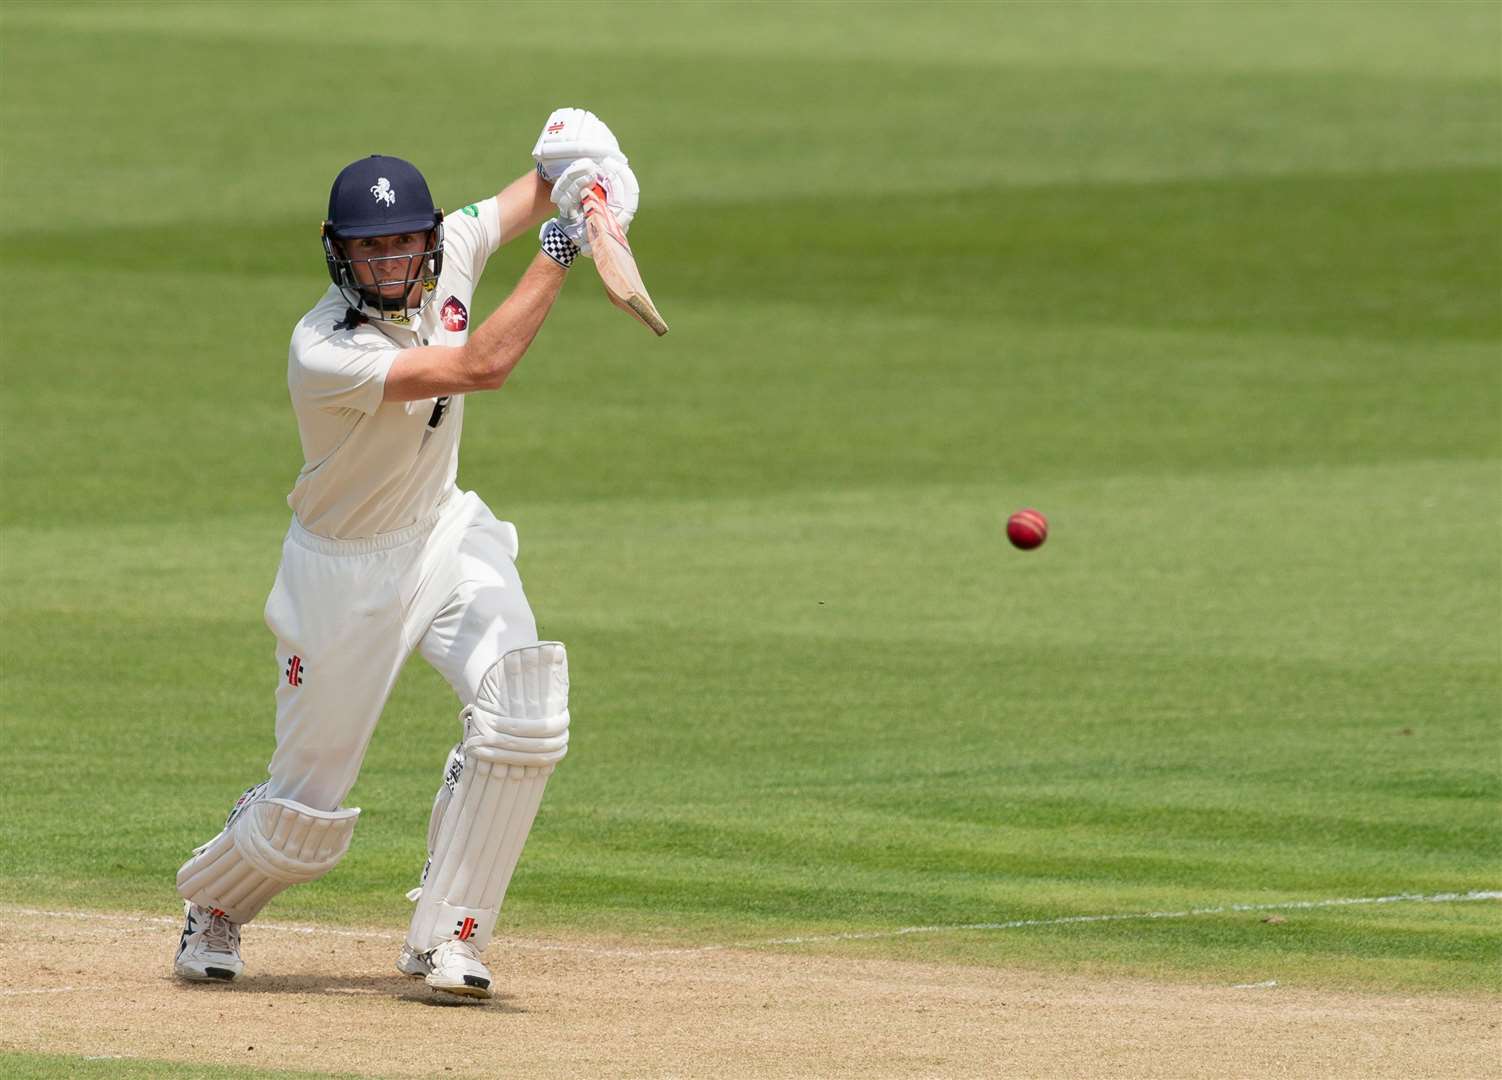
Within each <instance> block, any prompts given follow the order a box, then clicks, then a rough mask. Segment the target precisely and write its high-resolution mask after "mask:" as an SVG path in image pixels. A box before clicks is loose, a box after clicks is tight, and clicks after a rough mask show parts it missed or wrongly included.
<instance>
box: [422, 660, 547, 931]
mask: <svg viewBox="0 0 1502 1080" xmlns="http://www.w3.org/2000/svg"><path fill="white" fill-rule="evenodd" d="M475 699H476V700H475V703H474V704H473V705H471V706H469V707H467V708H466V709H465V710H464V712H463V714H461V718H462V719H463V721H464V742H463V744H462V747H463V755H464V760H463V764H462V771H461V772H460V774H459V779H458V783H457V785H456V786H455V787H454V788H453V791H452V795H451V796H450V797H449V798H448V799H443V798H442V796H443V794H444V792H443V789H440V791H439V795H440V800H439V801H440V802H442V803H444V804H445V805H443V806H442V807H441V811H440V812H441V819H438V820H436V821H435V822H434V824H436V826H437V828H436V838H434V839H433V840H432V844H431V848H430V851H429V857H428V867H427V870H426V872H425V873H424V875H423V883H422V890H421V893H420V894H419V897H418V901H417V910H416V911H414V912H413V913H412V926H411V928H410V929H409V930H408V932H407V944H408V945H410V946H411V947H412V948H413V949H414V950H416V951H418V952H427V951H428V950H429V949H433V948H436V947H437V946H439V945H441V944H443V943H444V942H445V941H450V940H453V939H455V938H457V939H459V940H461V941H468V942H469V943H470V944H471V945H473V946H474V947H475V948H476V949H484V948H485V946H486V945H487V944H488V943H489V942H490V935H491V933H492V932H493V931H494V930H495V923H496V917H497V916H498V915H499V914H500V910H501V901H503V900H504V899H505V898H506V887H507V886H508V885H509V884H511V874H512V872H513V871H514V870H515V869H516V863H517V860H518V859H520V858H521V853H522V845H523V844H524V843H526V840H527V834H528V833H529V832H531V831H532V821H533V819H534V818H536V817H537V808H538V806H540V805H541V803H542V792H543V788H544V787H545V786H546V785H547V782H548V777H549V776H550V775H551V774H552V772H553V766H554V765H556V764H557V763H558V761H559V760H561V759H562V757H563V755H564V754H566V753H568V658H567V655H566V654H565V652H564V649H563V646H562V645H561V644H559V643H558V642H556V641H543V642H539V643H538V644H536V645H527V646H524V647H522V648H520V649H513V650H511V651H510V652H508V653H506V654H505V655H504V656H502V657H501V658H500V659H499V660H498V661H496V663H495V664H494V666H492V667H491V669H490V670H489V671H487V672H486V673H485V675H484V676H483V677H482V678H481V679H480V687H479V689H478V691H477V692H476V695H475ZM453 760H454V759H453V757H452V756H451V757H450V763H449V767H448V768H447V769H446V770H445V777H448V776H450V775H452V772H453ZM439 810H440V808H439V807H438V806H436V805H435V811H439ZM435 817H437V815H436V814H435ZM429 835H430V837H432V836H433V835H434V831H433V830H432V829H431V828H430V831H429Z"/></svg>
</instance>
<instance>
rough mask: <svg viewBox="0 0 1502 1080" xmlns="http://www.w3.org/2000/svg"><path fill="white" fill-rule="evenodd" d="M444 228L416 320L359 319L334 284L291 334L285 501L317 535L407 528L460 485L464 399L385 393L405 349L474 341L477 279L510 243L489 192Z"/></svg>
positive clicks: (360, 534)
mask: <svg viewBox="0 0 1502 1080" xmlns="http://www.w3.org/2000/svg"><path fill="white" fill-rule="evenodd" d="M443 224H444V250H443V271H442V273H440V274H439V277H438V285H437V288H436V289H435V290H434V292H433V294H432V296H431V298H430V299H429V300H428V304H427V306H426V307H425V308H424V309H423V312H422V314H421V315H420V316H419V317H418V318H417V319H415V320H413V322H412V324H411V326H409V327H402V326H398V325H395V324H390V323H379V322H374V321H372V322H367V323H360V324H354V322H353V320H350V319H349V318H348V317H347V316H348V305H347V304H346V303H345V301H344V298H343V297H342V296H341V295H340V294H339V290H338V289H337V288H335V287H334V286H332V285H330V286H329V290H328V292H326V293H325V294H324V296H323V299H322V300H320V301H319V302H318V304H317V306H315V307H314V308H313V310H312V311H310V312H308V313H307V314H306V315H304V316H303V317H302V319H301V321H299V322H298V324H297V326H296V327H295V328H294V329H293V331H292V345H291V348H290V349H289V351H288V360H287V388H288V390H289V391H290V392H291V395H292V410H293V412H295V413H296V414H297V430H298V434H299V435H300V436H301V438H302V450H303V462H304V464H303V467H302V471H301V472H300V473H298V476H297V483H296V484H295V485H294V487H293V488H292V492H291V494H289V495H288V496H287V505H289V506H290V507H292V512H293V513H294V514H296V515H297V520H298V522H299V523H300V524H301V525H302V527H303V528H304V529H306V530H308V531H309V532H311V533H314V534H316V535H318V536H327V537H332V538H335V539H341V540H346V539H355V538H359V537H370V536H376V535H378V534H380V533H386V532H392V531H395V530H397V529H401V528H405V527H406V526H408V525H411V524H413V523H414V522H417V521H420V520H422V519H423V518H424V517H426V516H427V515H428V514H429V512H431V511H432V510H433V509H434V508H436V507H437V506H438V504H439V503H440V502H441V501H442V500H443V499H444V497H445V496H447V494H448V493H449V492H450V491H451V490H452V489H453V487H454V480H455V477H456V476H457V475H458V472H459V435H460V431H461V430H462V428H463V422H464V396H463V395H462V394H452V395H449V396H447V397H441V398H426V399H421V400H418V401H390V402H387V401H383V400H382V396H383V395H384V393H385V388H386V376H387V374H388V373H389V372H390V371H391V365H392V364H393V363H394V362H395V361H396V357H397V354H398V352H399V351H400V350H402V349H405V348H412V347H414V346H419V345H463V344H464V343H465V341H466V340H468V338H469V329H470V324H471V322H472V320H473V319H474V313H473V311H472V310H471V308H472V306H473V302H474V295H475V286H476V284H477V283H478V282H479V280H480V274H481V272H482V271H483V270H484V269H485V263H486V260H488V259H489V258H490V256H491V255H492V254H493V253H494V252H495V250H496V248H497V247H499V246H500V241H501V221H500V205H499V203H498V201H497V200H496V199H494V198H491V199H486V200H485V201H483V202H479V203H475V204H474V205H472V206H466V207H465V208H464V209H463V210H460V211H458V212H456V213H454V214H451V215H449V216H448V217H446V218H445V219H444V223H443Z"/></svg>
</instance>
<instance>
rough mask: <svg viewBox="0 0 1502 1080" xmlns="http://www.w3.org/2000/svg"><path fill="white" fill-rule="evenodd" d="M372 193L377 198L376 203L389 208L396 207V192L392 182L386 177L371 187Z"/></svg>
mask: <svg viewBox="0 0 1502 1080" xmlns="http://www.w3.org/2000/svg"><path fill="white" fill-rule="evenodd" d="M370 193H371V194H372V195H374V196H375V197H376V202H383V203H385V204H386V205H387V206H395V205H396V191H395V190H394V189H393V188H392V186H391V181H390V180H387V179H386V178H385V177H384V176H383V177H381V178H380V179H379V180H377V181H376V182H375V183H374V184H371V185H370Z"/></svg>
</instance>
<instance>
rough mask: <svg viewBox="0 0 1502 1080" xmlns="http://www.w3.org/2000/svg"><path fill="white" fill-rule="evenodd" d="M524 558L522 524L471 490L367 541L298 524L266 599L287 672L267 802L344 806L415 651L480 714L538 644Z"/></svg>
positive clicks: (280, 687) (279, 699) (282, 677)
mask: <svg viewBox="0 0 1502 1080" xmlns="http://www.w3.org/2000/svg"><path fill="white" fill-rule="evenodd" d="M516 555H517V536H516V528H515V526H513V525H512V524H511V523H510V522H508V521H497V520H496V518H495V515H494V514H492V513H491V512H490V508H489V507H487V506H486V505H485V503H484V501H483V500H481V499H480V497H479V496H478V495H476V494H475V493H474V492H472V491H471V492H461V491H458V490H454V491H451V492H450V493H449V496H448V498H447V499H446V500H445V501H444V502H443V503H441V504H440V505H439V507H438V509H437V510H435V511H434V512H433V513H432V514H430V515H429V516H428V518H426V519H425V520H423V521H420V522H418V523H417V524H416V525H412V526H409V527H408V528H405V529H402V530H399V531H397V532H392V533H383V534H381V535H379V536H375V537H371V538H370V539H366V540H329V539H326V538H324V537H321V536H314V535H313V534H312V533H309V532H307V531H306V530H304V529H303V528H302V527H301V526H300V525H299V524H298V523H297V520H296V519H295V518H294V519H293V521H292V526H291V528H290V529H288V531H287V538H286V540H285V542H284V543H283V544H282V563H281V566H280V568H279V569H278V570H277V575H276V584H275V585H273V586H272V589H271V595H270V596H269V597H268V598H267V600H266V625H267V626H269V627H270V628H271V632H272V633H273V634H275V635H276V660H277V665H278V667H279V669H280V672H281V674H280V681H279V683H278V685H277V690H276V753H275V754H274V755H273V756H272V758H271V764H270V766H269V767H268V771H269V772H270V774H271V786H270V788H269V789H268V790H267V795H268V796H270V797H274V798H283V799H293V800H295V801H297V802H300V803H303V804H304V805H306V806H311V807H313V808H315V809H318V810H334V809H336V808H338V806H339V805H340V804H341V803H342V802H343V801H344V797H345V796H346V795H347V794H349V789H350V788H351V787H353V786H354V783H355V778H356V777H357V776H359V774H360V763H361V761H362V760H363V759H364V757H365V749H366V747H367V746H368V745H369V743H370V736H371V733H372V732H374V731H375V726H376V721H377V720H379V719H380V716H381V710H382V709H383V708H384V707H385V705H386V699H387V697H388V696H389V695H390V694H391V688H392V686H394V685H395V684H396V677H397V675H398V673H400V671H401V669H402V665H404V664H405V663H406V662H407V658H408V657H409V656H411V655H412V652H413V650H414V649H415V650H417V651H419V652H421V653H422V656H423V659H425V660H427V662H428V663H430V664H432V665H433V666H434V667H435V668H437V669H438V671H439V672H440V673H441V674H442V675H443V677H444V678H445V679H447V680H448V683H449V685H450V686H452V687H453V688H454V693H456V694H457V695H458V696H459V701H460V704H461V706H462V705H469V704H472V703H473V702H474V699H475V690H476V688H477V687H478V685H479V682H480V677H481V676H482V675H484V674H485V672H486V670H487V669H488V668H489V667H490V666H491V665H492V664H494V663H495V662H496V661H497V660H498V659H500V657H501V656H502V654H504V653H506V652H508V651H509V650H511V649H515V648H518V647H520V646H522V645H530V644H532V643H533V642H535V641H536V640H537V623H536V620H535V619H533V617H532V609H531V607H530V606H529V605H528V604H527V597H526V595H525V594H524V593H523V592H522V583H521V578H520V577H519V576H518V575H517V572H516V562H515V560H516ZM456 715H457V710H456ZM457 731H458V728H457V726H456V727H455V728H454V733H457ZM435 760H436V759H435Z"/></svg>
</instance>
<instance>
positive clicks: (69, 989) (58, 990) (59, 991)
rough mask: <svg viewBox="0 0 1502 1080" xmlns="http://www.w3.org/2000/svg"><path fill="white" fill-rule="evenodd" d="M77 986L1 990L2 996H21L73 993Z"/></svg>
mask: <svg viewBox="0 0 1502 1080" xmlns="http://www.w3.org/2000/svg"><path fill="white" fill-rule="evenodd" d="M77 989H78V987H76V986H49V987H47V988H46V989H44V990H0V997H19V996H21V995H22V994H71V993H73V992H74V991H75V990H77Z"/></svg>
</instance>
